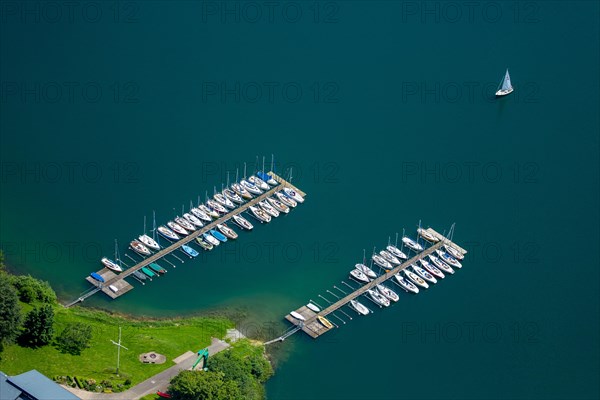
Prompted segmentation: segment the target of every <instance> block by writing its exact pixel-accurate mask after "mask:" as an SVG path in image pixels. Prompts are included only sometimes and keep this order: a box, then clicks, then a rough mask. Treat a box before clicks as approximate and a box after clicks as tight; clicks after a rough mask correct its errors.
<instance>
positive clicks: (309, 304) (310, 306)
mask: <svg viewBox="0 0 600 400" xmlns="http://www.w3.org/2000/svg"><path fill="white" fill-rule="evenodd" d="M306 307H308V308H310V309H311V310H312V311H314V312H316V313H318V312H321V309H320V308H319V307H317V306H315V305H314V304H313V303H308V304H307V305H306Z"/></svg>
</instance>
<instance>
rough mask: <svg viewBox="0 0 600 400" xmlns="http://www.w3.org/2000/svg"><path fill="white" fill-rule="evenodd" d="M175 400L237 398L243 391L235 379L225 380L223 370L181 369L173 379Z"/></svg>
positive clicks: (230, 399) (235, 399)
mask: <svg viewBox="0 0 600 400" xmlns="http://www.w3.org/2000/svg"><path fill="white" fill-rule="evenodd" d="M168 392H169V394H170V395H171V398H173V400H203V399H207V400H237V399H242V398H243V396H242V393H241V392H240V389H239V388H238V386H237V384H236V383H235V382H234V381H225V380H224V379H223V373H221V372H211V371H208V372H205V371H181V372H180V373H179V374H178V375H177V376H176V377H175V378H173V379H172V380H171V385H170V386H169V391H168Z"/></svg>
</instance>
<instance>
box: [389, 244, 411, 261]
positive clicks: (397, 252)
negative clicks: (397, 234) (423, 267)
mask: <svg viewBox="0 0 600 400" xmlns="http://www.w3.org/2000/svg"><path fill="white" fill-rule="evenodd" d="M386 250H387V251H389V252H390V254H392V255H393V256H394V257H397V258H399V259H401V260H408V256H407V255H406V254H404V253H403V252H402V251H400V249H398V248H397V247H396V246H392V245H389V246H388V247H386Z"/></svg>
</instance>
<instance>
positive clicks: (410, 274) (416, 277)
mask: <svg viewBox="0 0 600 400" xmlns="http://www.w3.org/2000/svg"><path fill="white" fill-rule="evenodd" d="M404 273H405V274H406V276H407V277H408V279H410V280H411V281H413V283H416V284H417V285H418V286H421V287H422V288H425V289H427V288H428V287H429V285H428V284H427V282H425V281H424V280H423V278H421V277H420V276H419V275H417V274H415V273H414V272H412V271H409V270H408V269H405V270H404Z"/></svg>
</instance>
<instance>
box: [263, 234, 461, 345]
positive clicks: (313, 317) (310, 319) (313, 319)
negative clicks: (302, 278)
mask: <svg viewBox="0 0 600 400" xmlns="http://www.w3.org/2000/svg"><path fill="white" fill-rule="evenodd" d="M427 231H428V232H429V233H431V234H432V235H434V236H435V237H436V238H438V239H439V240H440V241H439V242H437V243H435V244H433V245H432V246H430V247H428V248H426V249H425V250H423V251H422V252H420V253H418V254H416V255H415V256H413V257H411V258H409V259H408V260H406V261H405V262H403V263H402V264H400V265H398V266H396V267H394V268H392V269H391V270H389V271H387V272H386V273H385V274H383V275H380V276H378V277H377V278H375V279H373V280H372V281H371V282H369V283H367V284H364V285H362V286H361V287H359V288H358V289H356V290H355V291H354V292H352V293H350V294H348V295H346V296H345V297H343V298H341V299H339V300H338V301H336V302H335V303H332V304H331V305H330V306H329V307H327V308H325V309H323V310H321V312H319V313H315V312H314V311H312V310H311V309H309V308H308V307H306V306H302V307H300V308H298V309H297V310H296V312H297V313H298V314H300V315H302V316H303V317H304V319H305V321H300V320H298V319H296V318H294V317H292V316H291V315H290V314H288V315H286V316H285V319H287V320H288V321H289V322H291V323H292V324H294V325H295V326H296V327H297V328H300V329H297V330H302V331H303V332H304V333H306V334H307V335H309V336H310V337H312V338H313V339H316V338H318V337H319V336H321V335H322V334H324V333H326V332H327V331H329V330H330V329H333V328H327V327H326V326H324V325H323V324H322V323H320V322H319V320H318V319H317V316H319V315H320V316H322V317H325V316H327V315H329V314H331V313H332V312H334V311H336V310H338V309H339V308H341V307H343V306H345V305H346V304H348V303H349V302H350V300H354V299H355V298H357V297H358V296H360V295H362V294H364V293H366V292H367V290H369V289H376V288H375V287H376V286H377V285H379V284H381V283H383V282H385V281H387V280H388V279H390V278H392V277H393V276H394V275H396V274H397V273H399V272H401V271H402V270H404V269H406V268H408V267H409V266H410V265H411V264H415V263H416V262H417V261H418V260H419V259H422V258H424V257H425V256H427V255H429V254H432V253H433V252H434V251H435V250H437V249H439V248H440V247H442V246H443V245H445V244H446V245H450V246H452V247H454V248H455V249H457V250H458V251H460V252H461V253H463V254H467V251H466V250H465V249H463V248H462V247H460V246H458V245H457V244H455V243H454V242H452V241H450V240H449V239H448V238H446V237H444V236H442V235H441V234H439V233H438V232H436V231H435V230H433V229H431V228H427ZM294 332H295V331H294ZM288 336H289V335H288ZM282 338H283V337H279V338H277V339H273V340H271V341H269V343H273V342H276V341H281V340H283V339H282Z"/></svg>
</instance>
